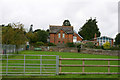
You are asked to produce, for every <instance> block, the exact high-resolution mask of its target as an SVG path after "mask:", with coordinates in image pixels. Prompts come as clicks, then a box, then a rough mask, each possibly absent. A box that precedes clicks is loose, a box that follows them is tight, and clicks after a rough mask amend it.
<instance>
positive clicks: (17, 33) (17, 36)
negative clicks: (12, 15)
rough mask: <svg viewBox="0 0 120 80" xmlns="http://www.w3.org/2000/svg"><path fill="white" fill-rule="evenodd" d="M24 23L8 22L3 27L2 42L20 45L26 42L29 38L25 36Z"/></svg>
mask: <svg viewBox="0 0 120 80" xmlns="http://www.w3.org/2000/svg"><path fill="white" fill-rule="evenodd" d="M25 33H26V32H25V30H24V25H23V24H21V23H13V24H8V25H7V26H4V27H2V43H3V44H13V45H16V46H17V47H19V45H22V44H25V43H26V41H27V38H26V36H25Z"/></svg>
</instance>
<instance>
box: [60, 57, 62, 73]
mask: <svg viewBox="0 0 120 80" xmlns="http://www.w3.org/2000/svg"><path fill="white" fill-rule="evenodd" d="M61 58H62V57H61V56H60V65H61V64H62V61H61ZM61 71H62V67H61V66H60V72H61Z"/></svg>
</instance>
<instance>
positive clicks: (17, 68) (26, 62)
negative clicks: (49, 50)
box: [1, 54, 59, 76]
mask: <svg viewBox="0 0 120 80" xmlns="http://www.w3.org/2000/svg"><path fill="white" fill-rule="evenodd" d="M2 56H3V57H2V73H1V74H2V75H8V76H9V75H10V76H12V75H13V76H19V75H35V76H40V75H58V74H59V56H56V55H22V54H16V55H13V54H12V55H11V54H6V55H2Z"/></svg>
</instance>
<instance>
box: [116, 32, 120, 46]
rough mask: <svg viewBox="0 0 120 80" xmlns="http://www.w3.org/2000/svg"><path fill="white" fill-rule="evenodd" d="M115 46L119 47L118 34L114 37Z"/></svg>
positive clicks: (119, 35)
mask: <svg viewBox="0 0 120 80" xmlns="http://www.w3.org/2000/svg"><path fill="white" fill-rule="evenodd" d="M115 45H120V33H118V34H117V35H116V37H115Z"/></svg>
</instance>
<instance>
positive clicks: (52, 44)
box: [48, 43, 56, 46]
mask: <svg viewBox="0 0 120 80" xmlns="http://www.w3.org/2000/svg"><path fill="white" fill-rule="evenodd" d="M48 46H56V45H55V44H54V43H48Z"/></svg>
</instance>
